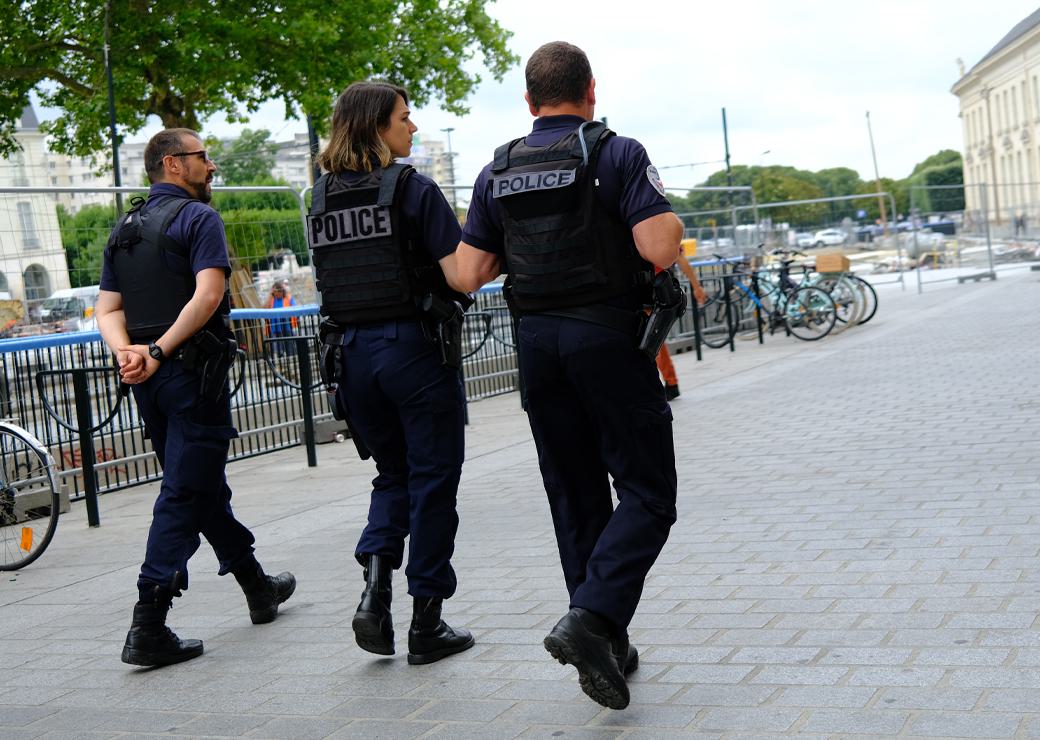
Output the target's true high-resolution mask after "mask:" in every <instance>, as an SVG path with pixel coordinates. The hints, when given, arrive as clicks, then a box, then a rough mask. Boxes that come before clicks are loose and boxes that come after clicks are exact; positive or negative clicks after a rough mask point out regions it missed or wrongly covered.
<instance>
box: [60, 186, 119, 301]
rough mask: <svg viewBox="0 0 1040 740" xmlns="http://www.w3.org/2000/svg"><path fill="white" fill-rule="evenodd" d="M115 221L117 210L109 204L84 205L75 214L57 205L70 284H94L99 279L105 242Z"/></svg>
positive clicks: (78, 285)
mask: <svg viewBox="0 0 1040 740" xmlns="http://www.w3.org/2000/svg"><path fill="white" fill-rule="evenodd" d="M115 223H116V210H115V208H114V207H112V206H86V207H84V208H81V209H79V210H78V211H77V212H76V213H75V214H74V215H73V214H70V213H69V212H68V211H66V210H65V209H64V208H63V207H62V206H58V226H59V228H60V229H61V243H62V246H64V247H65V260H66V263H67V264H68V266H69V284H70V285H71V286H72V287H73V288H79V287H82V286H84V285H94V284H95V283H97V282H98V280H99V279H100V276H101V262H102V260H103V257H104V252H105V245H106V244H107V243H108V235H109V233H111V231H112V228H113V227H114V226H115Z"/></svg>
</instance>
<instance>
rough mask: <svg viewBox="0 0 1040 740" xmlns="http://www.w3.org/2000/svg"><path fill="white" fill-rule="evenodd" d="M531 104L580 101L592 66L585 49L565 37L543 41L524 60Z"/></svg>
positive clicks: (586, 90)
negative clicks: (563, 39) (543, 42)
mask: <svg viewBox="0 0 1040 740" xmlns="http://www.w3.org/2000/svg"><path fill="white" fill-rule="evenodd" d="M524 76H525V77H526V78H527V96H528V97H529V98H530V99H531V105H533V106H534V107H535V108H541V107H542V106H543V105H559V104H560V103H581V102H583V101H584V100H585V94H586V93H587V92H588V89H589V83H590V82H591V81H592V66H591V65H590V64H589V58H588V57H587V56H585V52H583V51H582V50H581V49H579V48H578V47H577V46H575V45H574V44H568V43H567V42H566V41H550V42H549V43H548V44H543V45H542V46H540V47H538V49H537V50H536V51H535V52H534V54H532V55H531V58H530V59H528V60H527V68H526V69H525V70H524Z"/></svg>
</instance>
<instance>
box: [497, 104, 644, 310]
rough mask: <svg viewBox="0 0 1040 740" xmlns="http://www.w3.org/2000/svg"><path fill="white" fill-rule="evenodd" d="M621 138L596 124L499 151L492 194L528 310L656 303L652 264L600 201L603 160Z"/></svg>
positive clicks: (518, 293) (512, 275) (521, 303)
mask: <svg viewBox="0 0 1040 740" xmlns="http://www.w3.org/2000/svg"><path fill="white" fill-rule="evenodd" d="M613 135H614V132H613V131H610V130H609V129H608V128H607V127H606V125H605V124H603V123H601V122H599V121H590V122H586V123H584V124H582V125H581V127H580V128H578V129H577V130H576V131H574V132H572V133H570V134H568V135H567V136H564V137H563V138H562V139H560V140H559V141H557V142H556V143H554V144H550V145H549V146H543V147H532V146H528V145H527V143H526V141H525V140H524V139H515V140H514V141H511V142H509V143H508V144H503V145H502V146H500V147H499V148H498V149H497V150H496V151H495V159H494V162H493V163H492V165H491V173H492V177H491V188H492V197H493V198H494V200H495V202H496V203H497V204H498V207H499V212H500V214H501V216H502V227H503V231H504V234H505V240H504V241H505V257H506V263H507V267H508V271H509V280H510V283H511V285H512V289H513V295H514V297H515V300H516V304H517V307H518V308H519V309H520V310H521V311H547V310H552V309H559V308H571V307H574V306H585V305H591V304H595V303H600V302H603V301H607V300H608V299H614V298H618V297H621V296H627V295H629V294H633V297H635V294H639V295H638V298H639V300H637V301H634V302H636V303H640V302H648V301H649V290H648V288H647V286H648V285H649V282H650V280H651V279H652V277H653V269H652V266H651V265H650V264H649V263H648V262H646V261H644V260H643V259H642V258H641V257H640V256H639V253H638V252H637V251H636V248H635V242H634V241H633V240H632V230H631V229H630V228H628V226H627V224H625V223H624V222H622V221H621V220H620V219H619V218H618V217H617V216H616V215H614V214H612V213H610V212H609V211H608V210H607V209H606V208H604V207H603V205H602V204H601V203H600V202H599V199H598V198H597V197H596V188H597V183H596V162H597V161H598V159H599V154H600V151H601V148H602V144H603V142H604V141H606V139H607V138H609V137H610V136H613ZM644 293H645V294H646V295H645V296H644V295H642V294H644Z"/></svg>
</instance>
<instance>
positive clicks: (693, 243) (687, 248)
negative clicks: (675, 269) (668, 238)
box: [680, 239, 697, 257]
mask: <svg viewBox="0 0 1040 740" xmlns="http://www.w3.org/2000/svg"><path fill="white" fill-rule="evenodd" d="M680 244H682V250H683V255H684V256H686V257H696V256H697V240H696V239H683V240H682V242H680Z"/></svg>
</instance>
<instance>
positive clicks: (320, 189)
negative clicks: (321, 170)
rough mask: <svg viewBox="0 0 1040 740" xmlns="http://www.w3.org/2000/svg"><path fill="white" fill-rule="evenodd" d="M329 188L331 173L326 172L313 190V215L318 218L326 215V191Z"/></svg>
mask: <svg viewBox="0 0 1040 740" xmlns="http://www.w3.org/2000/svg"><path fill="white" fill-rule="evenodd" d="M328 186H329V173H328V172H326V173H325V174H323V175H322V176H321V177H319V178H318V181H317V182H315V183H314V187H313V188H311V211H310V212H311V215H313V216H318V215H321V214H322V213H325V190H326V188H328Z"/></svg>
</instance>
